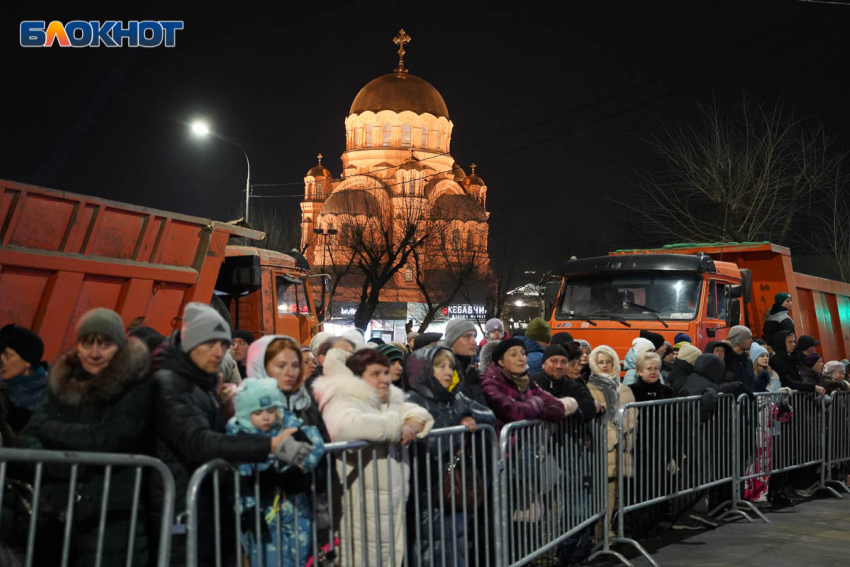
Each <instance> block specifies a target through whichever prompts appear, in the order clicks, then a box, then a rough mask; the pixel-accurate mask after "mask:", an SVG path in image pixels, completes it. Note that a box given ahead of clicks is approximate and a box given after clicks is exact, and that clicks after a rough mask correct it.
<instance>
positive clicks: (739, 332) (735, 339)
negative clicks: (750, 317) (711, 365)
mask: <svg viewBox="0 0 850 567" xmlns="http://www.w3.org/2000/svg"><path fill="white" fill-rule="evenodd" d="M751 338H753V333H752V331H750V330H749V329H748V328H746V327H745V326H743V325H735V326H734V327H732V328H731V329H729V335H727V337H726V340H727V341H729V345H731V346H733V347H735V346H738V345H741V344H744V341H746V340H747V339H751Z"/></svg>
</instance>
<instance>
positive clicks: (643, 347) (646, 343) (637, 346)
mask: <svg viewBox="0 0 850 567" xmlns="http://www.w3.org/2000/svg"><path fill="white" fill-rule="evenodd" d="M661 344H664V341H661ZM632 350H633V351H635V356H636V357H638V356H640V355H642V354H643V353H645V352H649V351H651V350H655V345H654V344H652V343H651V342H650V340H649V339H644V338H643V337H638V338H636V339H635V340H633V341H632Z"/></svg>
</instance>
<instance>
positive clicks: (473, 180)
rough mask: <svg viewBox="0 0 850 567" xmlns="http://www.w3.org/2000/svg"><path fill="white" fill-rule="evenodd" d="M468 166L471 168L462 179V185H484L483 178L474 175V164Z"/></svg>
mask: <svg viewBox="0 0 850 567" xmlns="http://www.w3.org/2000/svg"><path fill="white" fill-rule="evenodd" d="M470 168H471V169H472V173H470V174H469V175H468V176H467V177H466V179H464V180H463V181H462V182H461V183H462V184H463V186H464V187H469V186H470V185H481V186H482V187H484V186H485V183H484V180H483V179H481V178H480V177H478V176H477V175H475V164H474V163H473V164H472V165H471V166H470Z"/></svg>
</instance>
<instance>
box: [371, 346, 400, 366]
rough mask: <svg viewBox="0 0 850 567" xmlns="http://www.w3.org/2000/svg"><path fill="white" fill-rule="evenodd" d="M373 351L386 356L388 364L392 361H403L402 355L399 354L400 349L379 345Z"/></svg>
mask: <svg viewBox="0 0 850 567" xmlns="http://www.w3.org/2000/svg"><path fill="white" fill-rule="evenodd" d="M375 350H376V351H378V352H380V353H381V354H383V355H384V356H386V357H387V359H388V360H389V361H390V362H392V361H393V360H398V361H399V362H402V361H404V353H403V352H401V349H399V348H398V347H396V346H394V345H391V344H390V345H388V344H384V345H380V346H378V347H377V348H376V349H375Z"/></svg>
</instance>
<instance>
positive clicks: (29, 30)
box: [21, 20, 183, 47]
mask: <svg viewBox="0 0 850 567" xmlns="http://www.w3.org/2000/svg"><path fill="white" fill-rule="evenodd" d="M182 29H183V21H182V20H142V21H139V20H130V21H128V22H121V21H117V20H106V21H103V22H101V21H98V20H92V21H85V20H73V21H70V22H68V23H67V24H63V23H62V22H58V21H52V22H50V23H49V24H47V22H45V21H44V20H24V21H23V22H21V47H52V46H53V44H54V43H56V44H58V45H59V47H101V46H103V47H124V46H126V47H159V46H160V45H165V47H174V45H175V39H176V36H177V30H182Z"/></svg>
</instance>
